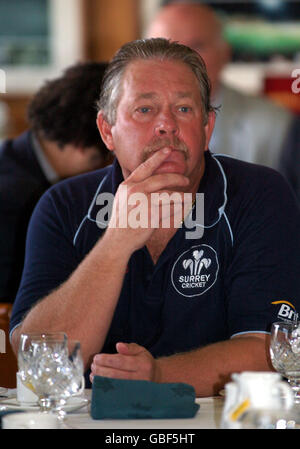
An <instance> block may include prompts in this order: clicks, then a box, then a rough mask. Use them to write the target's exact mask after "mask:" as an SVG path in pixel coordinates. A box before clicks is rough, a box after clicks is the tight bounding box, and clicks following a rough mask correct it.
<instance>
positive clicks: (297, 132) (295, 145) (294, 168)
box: [278, 115, 300, 201]
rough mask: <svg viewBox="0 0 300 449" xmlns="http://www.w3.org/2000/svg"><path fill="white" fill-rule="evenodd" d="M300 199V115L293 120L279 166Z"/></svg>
mask: <svg viewBox="0 0 300 449" xmlns="http://www.w3.org/2000/svg"><path fill="white" fill-rule="evenodd" d="M278 170H279V171H280V173H282V174H283V176H285V178H286V179H287V180H288V182H289V184H290V186H291V187H292V189H293V191H294V193H295V195H296V197H297V198H298V200H299V201H300V115H297V116H296V117H295V119H294V120H293V123H292V126H291V128H290V132H289V134H288V136H287V139H286V142H285V145H284V147H283V149H282V152H281V156H280V160H279V168H278Z"/></svg>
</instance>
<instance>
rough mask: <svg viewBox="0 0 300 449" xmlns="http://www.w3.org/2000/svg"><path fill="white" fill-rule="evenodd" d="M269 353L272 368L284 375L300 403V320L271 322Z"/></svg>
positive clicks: (296, 400)
mask: <svg viewBox="0 0 300 449" xmlns="http://www.w3.org/2000/svg"><path fill="white" fill-rule="evenodd" d="M270 355H271V360H272V364H273V366H274V368H275V369H276V371H277V372H279V373H280V374H281V375H282V376H283V377H285V378H286V379H287V380H288V382H289V384H290V386H291V388H292V390H293V391H294V394H295V399H294V400H295V404H299V403H300V321H286V322H285V321H282V322H276V323H273V324H272V330H271V342H270Z"/></svg>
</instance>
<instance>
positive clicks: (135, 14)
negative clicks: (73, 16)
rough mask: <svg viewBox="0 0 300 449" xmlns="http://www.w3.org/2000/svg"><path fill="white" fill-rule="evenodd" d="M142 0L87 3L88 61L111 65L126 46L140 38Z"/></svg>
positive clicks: (85, 10)
mask: <svg viewBox="0 0 300 449" xmlns="http://www.w3.org/2000/svg"><path fill="white" fill-rule="evenodd" d="M139 4H140V2H139V0H86V1H85V2H84V5H83V8H84V34H85V56H86V59H91V60H98V61H108V60H110V59H111V57H112V56H113V55H114V53H115V52H116V51H117V50H118V48H119V47H120V46H121V45H123V44H124V43H125V42H128V41H131V40H134V39H137V38H139Z"/></svg>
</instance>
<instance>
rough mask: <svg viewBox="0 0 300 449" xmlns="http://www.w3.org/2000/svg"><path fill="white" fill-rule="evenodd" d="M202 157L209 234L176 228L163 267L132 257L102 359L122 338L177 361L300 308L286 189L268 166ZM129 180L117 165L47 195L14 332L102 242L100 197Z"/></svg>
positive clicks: (30, 245) (145, 256)
mask: <svg viewBox="0 0 300 449" xmlns="http://www.w3.org/2000/svg"><path fill="white" fill-rule="evenodd" d="M205 159H206V166H205V173H204V175H203V177H202V180H201V182H200V185H199V193H203V194H204V211H205V214H204V223H198V224H197V225H198V227H201V226H202V227H203V235H202V236H201V237H198V238H196V239H193V238H192V239H191V238H189V239H188V238H186V231H187V229H186V228H185V226H183V227H182V228H179V229H178V230H177V232H176V233H175V235H174V236H173V238H172V239H171V240H170V241H169V243H168V245H167V247H166V248H165V250H164V251H163V253H162V254H161V256H160V257H159V260H158V261H157V263H156V264H154V263H153V261H152V259H151V257H150V254H149V252H148V250H147V248H146V247H143V248H141V249H139V250H138V251H136V252H134V253H133V254H132V256H131V258H130V260H129V263H128V267H127V272H126V274H125V278H124V281H123V287H122V291H121V294H120V298H119V301H118V303H117V306H116V310H115V314H114V317H113V320H112V323H111V326H110V329H109V332H108V334H107V338H106V341H105V344H104V347H103V352H115V344H116V342H118V341H125V342H136V343H138V344H140V345H143V346H145V347H146V348H147V349H148V350H150V352H151V353H152V354H153V355H154V356H155V357H156V356H165V355H170V354H174V353H176V352H181V351H187V350H191V349H193V348H198V347H200V346H203V345H206V344H209V343H213V342H217V341H221V340H226V339H229V338H231V337H232V336H235V335H238V334H241V333H248V332H263V333H265V332H269V330H270V325H271V323H272V322H273V321H276V320H278V319H281V318H283V319H284V318H290V319H291V318H293V317H294V314H295V313H296V311H297V310H300V284H299V278H300V276H299V275H300V263H299V250H300V232H299V230H300V211H299V206H298V203H297V201H296V199H295V197H294V196H293V194H292V192H291V190H290V188H289V186H288V184H287V183H286V182H285V180H284V179H283V177H282V176H281V175H280V174H279V173H277V172H276V171H274V170H272V169H270V168H266V167H262V166H258V165H254V164H249V163H246V162H242V161H238V160H236V159H232V158H230V157H227V156H223V155H213V154H211V153H210V152H206V154H205ZM122 179H123V178H122V173H121V169H120V167H119V165H118V163H117V161H115V162H114V164H113V165H112V166H109V167H106V168H104V169H102V170H98V171H96V172H93V173H88V174H85V175H81V176H78V177H75V178H71V179H68V180H66V181H63V182H61V183H59V184H57V185H56V186H54V187H52V188H51V189H50V190H48V191H47V192H46V194H45V195H44V196H43V197H42V198H41V200H40V201H39V204H38V205H37V207H36V209H35V211H34V214H33V216H32V219H31V222H30V226H29V232H28V236H27V250H26V260H25V267H24V272H23V277H22V281H21V285H20V289H19V292H18V295H17V297H16V300H15V303H14V307H13V313H12V318H11V329H13V328H14V327H15V326H17V325H18V324H19V323H20V322H21V320H22V318H23V316H24V314H25V313H26V312H27V311H28V310H29V309H30V307H31V306H32V305H33V304H34V303H35V302H36V301H37V300H39V299H41V298H43V297H44V296H45V295H47V294H49V293H50V292H51V291H52V290H53V289H55V288H57V287H58V286H59V285H60V284H61V283H62V282H64V281H65V280H66V279H67V278H68V277H69V276H70V274H71V273H72V272H73V271H74V270H75V269H76V267H77V266H78V265H79V263H80V262H81V261H82V260H83V259H84V257H85V256H86V255H87V253H88V252H89V251H90V250H91V249H92V247H93V246H94V245H95V244H96V243H97V241H98V239H99V238H100V237H101V235H102V234H103V232H105V229H102V228H101V227H100V226H99V224H97V216H98V212H99V207H100V206H99V204H97V198H98V196H99V194H100V193H104V192H110V193H115V192H116V190H117V188H118V185H119V183H120V182H121V181H122ZM193 213H194V214H195V207H194V210H193ZM195 229H196V228H195ZM74 307H76V304H75V302H74ZM82 319H83V320H84V317H83V318H82ZM101 319H102V318H101V316H99V320H101ZM95 338H97V335H95Z"/></svg>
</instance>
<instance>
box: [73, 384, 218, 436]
mask: <svg viewBox="0 0 300 449" xmlns="http://www.w3.org/2000/svg"><path fill="white" fill-rule="evenodd" d="M84 394H85V397H87V398H90V395H91V390H85V392H84ZM196 402H197V403H198V404H199V405H200V408H199V410H198V412H197V414H196V415H195V417H194V418H188V419H122V420H121V419H119V420H113V419H105V420H94V419H92V417H91V416H90V413H89V406H87V407H85V408H83V409H80V410H78V411H76V412H73V413H68V415H67V419H66V423H67V425H68V426H69V427H70V428H76V429H114V430H115V429H218V428H220V420H221V415H222V410H223V405H224V398H223V397H222V396H215V397H208V398H197V399H196Z"/></svg>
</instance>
